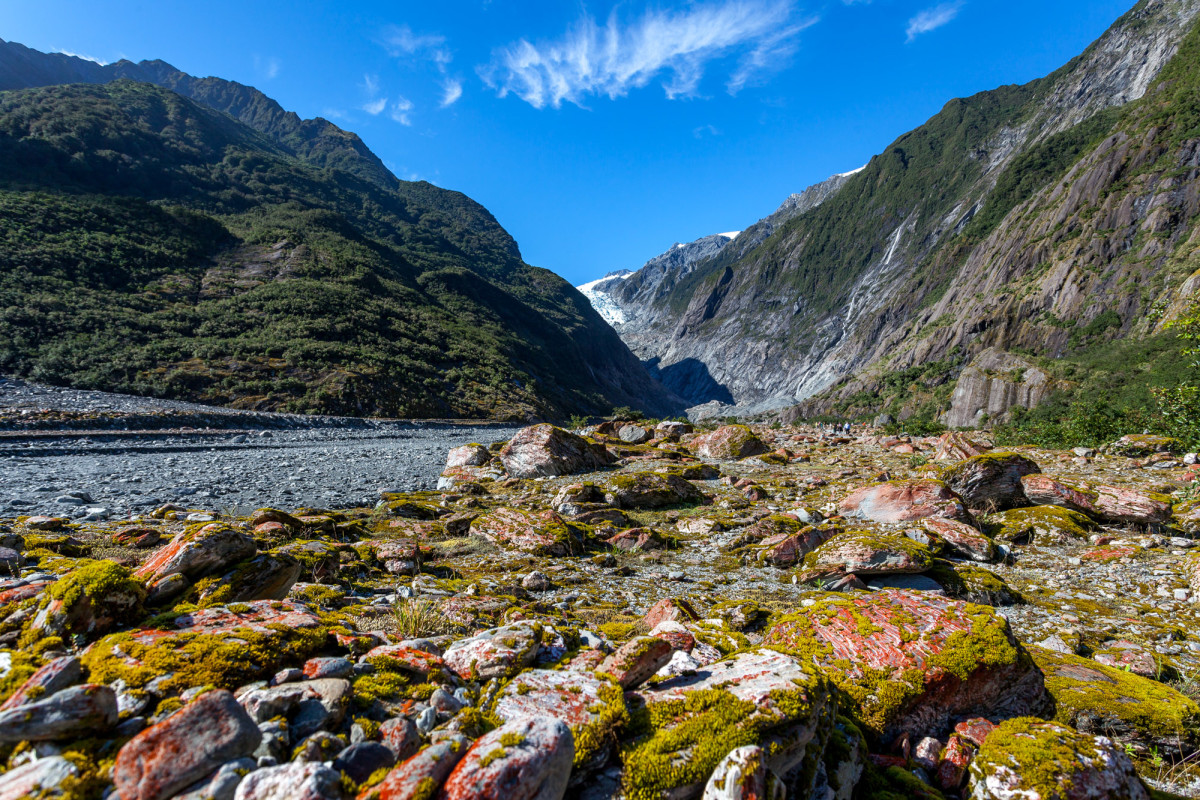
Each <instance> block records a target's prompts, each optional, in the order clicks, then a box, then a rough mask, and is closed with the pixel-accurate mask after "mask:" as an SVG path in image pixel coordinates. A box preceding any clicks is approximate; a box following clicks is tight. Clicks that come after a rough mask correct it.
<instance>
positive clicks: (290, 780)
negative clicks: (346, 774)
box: [122, 763, 345, 800]
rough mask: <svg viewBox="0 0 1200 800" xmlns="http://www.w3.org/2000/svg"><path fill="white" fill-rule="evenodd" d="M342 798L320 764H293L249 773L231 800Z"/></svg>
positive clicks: (333, 775)
mask: <svg viewBox="0 0 1200 800" xmlns="http://www.w3.org/2000/svg"><path fill="white" fill-rule="evenodd" d="M344 797H345V792H344V791H343V789H342V776H341V775H340V774H338V773H337V772H335V771H334V770H332V769H330V768H329V767H327V766H325V765H324V764H307V763H305V764H302V763H294V764H282V765H280V766H278V767H265V768H263V769H259V770H256V771H255V772H251V773H250V774H249V775H247V776H246V777H245V778H244V779H243V780H242V782H241V783H240V784H239V785H238V788H237V793H236V794H235V795H234V800H342V798H344ZM122 800H125V798H124V796H122Z"/></svg>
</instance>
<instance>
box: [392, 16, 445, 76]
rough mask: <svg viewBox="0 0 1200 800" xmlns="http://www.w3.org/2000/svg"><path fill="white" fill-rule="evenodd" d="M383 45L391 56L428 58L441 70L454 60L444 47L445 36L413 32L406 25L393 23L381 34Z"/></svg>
mask: <svg viewBox="0 0 1200 800" xmlns="http://www.w3.org/2000/svg"><path fill="white" fill-rule="evenodd" d="M383 46H384V47H386V48H387V50H388V52H389V53H391V54H392V55H393V56H395V57H397V58H400V57H405V56H415V57H417V58H423V59H428V60H430V61H432V62H433V63H434V64H437V65H438V66H439V67H440V68H441V69H442V70H445V68H446V65H447V64H449V63H450V62H451V61H453V60H454V55H453V54H452V53H451V52H450V50H449V48H447V47H446V37H445V36H442V35H440V34H436V33H421V34H418V33H414V32H413V30H412V28H410V27H408V26H407V25H393V26H391V27H389V28H388V29H387V30H386V31H384V34H383Z"/></svg>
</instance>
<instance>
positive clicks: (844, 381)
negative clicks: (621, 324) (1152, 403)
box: [621, 0, 1200, 420]
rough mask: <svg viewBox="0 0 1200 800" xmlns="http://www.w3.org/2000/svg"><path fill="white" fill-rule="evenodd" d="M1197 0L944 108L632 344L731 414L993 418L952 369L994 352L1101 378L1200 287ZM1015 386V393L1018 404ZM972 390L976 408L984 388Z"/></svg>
mask: <svg viewBox="0 0 1200 800" xmlns="http://www.w3.org/2000/svg"><path fill="white" fill-rule="evenodd" d="M1198 10H1200V0H1142V2H1139V3H1138V4H1137V5H1136V6H1135V7H1134V8H1133V9H1132V10H1131V11H1130V12H1128V13H1127V14H1126V15H1124V16H1123V17H1122V18H1121V19H1120V20H1118V21H1117V22H1116V23H1115V24H1114V25H1113V26H1112V27H1111V28H1110V29H1109V30H1108V31H1107V32H1106V33H1105V34H1104V35H1103V36H1102V37H1101V38H1100V39H1099V40H1098V41H1097V42H1096V43H1094V44H1093V45H1092V46H1090V47H1089V48H1088V49H1087V50H1086V51H1085V52H1084V53H1083V54H1082V55H1081V56H1079V57H1078V58H1076V59H1074V60H1073V61H1071V62H1070V63H1069V64H1067V65H1066V66H1064V67H1063V68H1061V69H1059V70H1058V71H1056V72H1055V73H1053V74H1052V75H1050V76H1048V77H1046V78H1043V79H1040V80H1036V81H1033V82H1032V83H1029V84H1025V85H1023V86H1004V87H1000V88H998V89H995V90H992V91H987V92H982V93H980V94H977V95H974V96H972V97H968V98H964V99H958V100H953V101H951V102H949V103H947V104H946V106H945V107H944V108H943V109H942V111H941V112H940V113H939V114H937V115H936V116H934V117H933V118H931V119H930V120H929V121H928V122H927V123H925V124H924V125H923V126H921V127H920V128H917V129H916V130H914V131H912V132H910V133H907V134H905V135H904V136H901V137H900V138H899V139H897V140H896V141H895V142H893V143H892V144H891V145H890V146H889V147H888V148H887V149H886V150H885V151H884V152H883V153H881V154H879V155H877V156H875V157H874V158H872V159H871V161H870V162H869V163H868V164H867V165H866V167H865V168H863V169H862V170H859V171H856V172H855V173H851V174H848V175H845V176H840V177H839V178H838V179H836V181H837V182H836V183H835V184H833V185H831V186H828V187H826V188H824V189H821V190H820V191H818V192H816V193H815V194H814V200H817V199H818V198H819V201H818V202H813V203H811V204H808V207H807V208H804V210H802V211H800V212H799V213H797V214H793V215H791V216H790V218H787V219H785V220H783V221H776V222H772V223H771V224H770V225H769V227H767V226H764V227H763V228H762V229H760V230H761V231H762V233H761V234H758V235H753V236H752V235H750V234H751V232H752V231H753V228H752V229H751V230H748V231H747V232H745V233H743V234H742V235H741V237H739V239H738V240H737V241H735V242H734V243H733V244H732V245H730V246H727V247H725V248H723V249H722V250H721V252H719V253H718V254H716V255H715V256H712V257H709V258H707V259H705V260H703V261H700V262H698V263H696V264H693V265H691V266H690V267H689V268H688V274H687V275H686V276H685V277H683V278H682V279H680V280H677V281H675V282H674V285H673V286H671V288H670V289H669V291H666V292H663V293H660V294H659V295H658V296H656V297H654V298H653V299H651V300H650V301H649V302H648V304H647V305H646V306H645V308H644V309H639V311H640V312H641V313H639V314H638V315H631V320H633V321H638V320H643V321H644V322H641V323H639V328H638V330H636V331H630V330H628V329H627V328H622V330H621V332H622V335H623V336H624V337H625V338H626V341H628V342H629V343H630V344H631V346H632V348H633V349H634V351H635V352H636V353H637V355H638V356H639V357H640V358H642V359H643V361H648V362H650V363H651V364H652V365H653V366H654V367H655V368H656V369H657V370H658V371H659V374H660V375H661V376H662V378H663V381H664V382H665V383H666V384H667V385H668V387H670V388H672V389H674V390H675V391H676V392H678V393H680V394H682V395H684V396H685V397H687V398H688V400H689V401H691V402H693V403H704V402H709V401H713V400H718V401H721V403H724V404H728V405H732V406H733V408H732V409H728V408H725V409H722V411H721V413H731V412H733V411H736V412H742V413H757V412H763V411H767V410H771V409H780V408H785V407H789V406H793V405H796V404H802V405H800V406H799V408H798V409H797V410H796V411H795V412H793V415H798V414H803V415H819V414H855V415H862V414H867V413H871V412H874V411H878V410H892V411H896V412H902V413H903V414H904V415H909V414H914V413H917V412H918V411H920V410H922V409H920V408H918V406H919V405H920V403H928V404H929V406H930V408H927V409H924V412H927V413H933V412H936V413H939V414H940V413H943V412H948V411H953V412H954V414H953V416H954V417H955V419H960V420H961V419H963V418H964V416H965V417H967V418H970V419H975V418H978V417H979V414H980V413H985V412H982V411H981V409H982V406H980V407H979V408H977V409H975V410H971V409H970V408H965V407H959V408H957V409H954V408H953V403H954V399H953V398H954V396H956V393H955V392H954V389H955V381H956V379H957V378H958V376H959V375H960V374H961V373H964V372H965V371H967V370H968V369H969V368H971V367H972V361H973V360H974V359H976V358H978V357H981V356H983V355H984V354H985V353H988V354H990V355H988V358H989V359H992V360H995V358H996V357H997V356H996V354H998V353H999V354H1004V358H1001V359H1000V361H1004V362H1005V363H1008V361H1006V359H1007V358H1008V356H1012V357H1014V358H1015V357H1019V358H1022V359H1025V360H1026V364H1027V366H1028V367H1029V368H1031V369H1032V368H1035V367H1036V368H1038V369H1042V370H1049V372H1048V373H1047V376H1046V377H1047V379H1048V382H1046V383H1044V386H1045V387H1052V386H1053V385H1055V381H1057V380H1058V379H1059V378H1062V379H1063V380H1065V381H1067V382H1068V383H1069V382H1070V381H1071V380H1074V379H1076V378H1078V377H1079V376H1078V375H1074V376H1073V375H1071V374H1068V373H1070V372H1071V370H1070V369H1066V368H1064V371H1063V374H1061V375H1059V374H1057V373H1056V369H1057V368H1056V367H1055V363H1057V362H1059V361H1062V362H1063V363H1064V364H1065V363H1066V362H1067V361H1070V360H1072V359H1074V361H1073V362H1072V363H1075V364H1077V365H1078V366H1079V369H1080V370H1085V371H1086V370H1093V371H1095V370H1094V369H1093V367H1095V368H1096V369H1099V368H1100V367H1099V366H1097V363H1098V362H1097V363H1092V362H1095V359H1092V362H1089V364H1091V365H1090V366H1086V369H1085V365H1084V361H1085V360H1086V358H1085V357H1088V358H1090V356H1088V354H1089V353H1092V352H1093V350H1094V349H1095V348H1098V347H1101V346H1102V345H1108V344H1111V343H1112V342H1114V341H1117V340H1123V339H1128V338H1130V337H1135V338H1138V337H1141V338H1144V337H1147V336H1155V335H1157V334H1159V333H1161V331H1162V327H1161V325H1162V320H1163V319H1164V314H1165V315H1166V316H1167V317H1169V316H1170V313H1177V310H1178V308H1179V307H1180V303H1181V302H1182V301H1181V300H1180V298H1181V296H1182V294H1186V293H1187V292H1189V291H1190V290H1191V289H1192V287H1193V285H1195V284H1196V283H1197V282H1200V279H1193V280H1191V281H1190V282H1189V276H1191V274H1192V273H1193V271H1194V270H1196V268H1197V267H1200V263H1198V262H1197V261H1196V254H1195V248H1196V246H1197V244H1198V243H1200V242H1198V240H1197V238H1196V237H1197V236H1200V234H1197V232H1196V225H1195V222H1196V213H1197V204H1196V198H1197V196H1200V183H1198V182H1197V169H1196V159H1197V152H1198V151H1200V131H1197V130H1196V120H1195V116H1196V113H1197V111H1196V109H1197V108H1200V102H1197V100H1198V98H1197V97H1196V95H1195V94H1194V90H1195V84H1196V82H1197V78H1196V74H1195V73H1196V69H1195V65H1196V64H1197V63H1200V55H1198V47H1200V45H1197V36H1198V34H1197V33H1196V30H1195V24H1194V23H1195V17H1196V15H1197V12H1198ZM763 234H765V235H763ZM742 240H745V244H744V245H741V244H740V243H741V242H742ZM637 278H638V276H637V275H634V276H632V277H631V278H629V279H628V280H627V281H626V282H625V285H633V284H634V282H635V281H636V280H637ZM625 285H623V286H622V287H621V291H622V292H624V291H625ZM1172 308H1174V309H1176V311H1175V312H1170V313H1168V312H1169V311H1170V309H1172ZM1088 348H1092V349H1093V350H1089V349H1088ZM1040 359H1047V360H1048V361H1047V362H1046V363H1043V362H1042V361H1041V360H1040ZM1064 359H1065V360H1066V361H1064ZM989 363H990V362H989ZM1104 369H1111V370H1117V371H1120V370H1121V369H1124V367H1121V366H1119V365H1115V362H1113V363H1109V364H1108V365H1107V366H1105V367H1104ZM1130 370H1131V371H1132V370H1133V367H1132V366H1131V367H1130ZM980 371H981V370H980V369H976V370H975V373H979V372H980ZM1017 371H1018V372H1019V371H1020V370H1017ZM975 373H972V374H975ZM1052 373H1053V374H1052ZM697 375H704V376H708V380H707V382H699V381H697V380H696V379H695V376H697ZM990 377H993V378H994V377H997V376H995V375H991V376H990ZM1011 377H1012V378H1013V379H1012V380H1009V381H1008V382H1007V383H1005V384H1004V385H1002V386H1001V385H997V386H996V387H995V389H996V391H998V392H1000V393H1002V394H1004V393H1007V394H1008V395H1012V396H1014V397H1015V396H1018V395H1021V391H1022V390H1021V389H1020V385H1021V381H1020V380H1018V379H1017V378H1019V377H1020V376H1018V375H1016V374H1014V375H1013V376H1011ZM1040 385H1041V384H1040ZM1006 387H1007V388H1006ZM968 388H969V389H970V391H965V392H961V393H958V394H963V395H969V396H972V397H975V398H976V400H975V401H972V402H975V403H976V405H979V403H978V398H979V396H980V393H981V392H982V393H983V394H985V395H986V394H987V392H986V391H984V389H986V387H982V386H980V385H976V386H974V387H973V388H971V387H968ZM1039 391H1040V390H1039ZM1048 391H1050V389H1049V388H1047V389H1046V392H1048ZM1046 392H1042V394H1045V393H1046ZM960 399H961V398H960ZM917 401H920V403H918V402H917ZM966 402H968V400H967V399H962V403H966ZM984 405H986V403H985V404H984ZM1008 405H1011V403H1009V404H1008ZM960 406H961V403H960ZM996 407H997V408H1002V410H1003V409H1006V408H1007V406H1006V405H1005V403H1003V402H1000V403H998V405H997V406H996ZM930 409H932V411H930Z"/></svg>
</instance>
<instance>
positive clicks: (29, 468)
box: [0, 381, 519, 519]
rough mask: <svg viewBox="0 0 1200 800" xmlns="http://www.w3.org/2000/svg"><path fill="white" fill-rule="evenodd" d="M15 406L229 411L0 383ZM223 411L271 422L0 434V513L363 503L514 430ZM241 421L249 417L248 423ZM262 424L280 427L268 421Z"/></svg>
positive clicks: (432, 478)
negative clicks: (455, 451) (140, 431)
mask: <svg viewBox="0 0 1200 800" xmlns="http://www.w3.org/2000/svg"><path fill="white" fill-rule="evenodd" d="M15 407H21V408H42V409H44V408H55V409H59V410H99V409H104V410H113V411H117V412H121V413H146V412H152V413H157V414H162V413H166V414H168V415H171V414H175V413H180V412H182V413H183V414H189V413H194V412H197V411H199V412H202V413H206V412H210V411H211V412H213V413H214V414H217V415H221V416H223V415H225V414H229V413H230V412H228V411H227V410H225V409H210V408H207V407H204V406H196V405H194V404H184V403H172V402H167V401H159V400H150V399H146V398H135V397H128V396H124V395H112V394H106V393H103V392H80V391H75V390H60V389H52V388H46V387H38V386H33V385H31V384H25V383H21V382H18V381H0V408H10V409H11V408H15ZM232 413H233V415H236V417H237V420H236V421H237V422H241V423H243V424H242V425H239V426H238V427H242V428H254V427H265V428H274V429H266V430H250V431H248V432H247V433H243V432H241V431H238V430H212V431H210V432H209V431H206V432H205V433H203V434H202V435H196V434H192V435H186V436H185V435H176V436H164V435H161V434H154V435H151V434H147V435H145V436H141V435H134V436H130V435H129V434H124V435H120V436H117V435H112V436H106V435H104V434H103V433H101V434H98V435H95V436H89V437H86V438H81V437H80V436H79V435H78V434H75V435H66V434H64V435H63V436H61V437H59V436H49V437H46V436H40V437H38V438H36V439H33V438H29V439H20V438H18V439H0V516H16V515H20V514H52V515H55V516H69V517H72V518H75V519H83V518H85V517H88V515H89V514H90V515H92V518H118V517H126V516H130V515H135V516H136V515H138V514H144V513H147V512H149V511H151V510H153V509H154V508H155V507H157V506H160V505H162V504H164V503H178V504H180V505H184V506H187V507H188V508H197V509H204V510H208V511H219V512H227V511H238V512H244V511H248V510H252V509H254V508H257V507H260V506H266V505H270V506H279V507H283V508H288V509H291V508H296V507H300V506H310V507H320V508H350V507H358V506H369V505H373V504H374V503H375V502H376V501H377V500H378V499H379V492H380V491H381V490H388V489H390V490H395V491H413V490H417V489H433V488H435V486H436V485H437V477H438V474H439V473H440V472H441V471H442V468H443V466H444V465H445V463H446V453H447V451H448V450H449V449H450V448H452V447H457V446H459V445H462V444H466V443H468V442H482V443H484V444H487V443H491V442H495V441H501V440H505V439H509V438H511V437H512V435H513V433H514V432H515V431H516V430H518V429H519V426H512V425H489V424H486V423H481V424H449V423H414V422H405V421H364V420H344V421H343V420H338V419H336V418H329V417H325V418H307V417H300V416H295V415H269V414H246V415H242V414H238V413H237V412H232ZM250 420H253V421H254V422H257V423H259V424H258V425H254V424H250V425H246V424H245V423H246V422H249V421H250ZM160 421H162V422H165V423H166V424H165V425H164V426H163V427H169V426H170V424H171V419H170V417H168V419H166V420H160ZM186 421H188V420H185V422H186ZM272 421H278V422H279V423H282V424H281V425H279V426H278V427H277V426H276V425H274V424H271V423H272ZM284 426H286V427H284ZM296 426H303V427H299V428H297V427H296ZM101 510H102V511H101Z"/></svg>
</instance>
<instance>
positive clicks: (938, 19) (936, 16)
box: [905, 0, 963, 42]
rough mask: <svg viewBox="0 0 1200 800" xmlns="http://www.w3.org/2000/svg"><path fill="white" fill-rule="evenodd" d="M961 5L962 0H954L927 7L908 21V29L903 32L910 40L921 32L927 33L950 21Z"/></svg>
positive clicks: (955, 15)
mask: <svg viewBox="0 0 1200 800" xmlns="http://www.w3.org/2000/svg"><path fill="white" fill-rule="evenodd" d="M962 7H963V0H954V2H951V3H942V4H941V5H938V6H934V7H933V8H927V9H925V10H924V11H922V12H921V13H920V14H917V15H916V16H915V17H913V18H912V19H910V20H909V21H908V29H907V30H906V31H905V33H906V34H907V36H908V41H910V42H911V41H912V40H913V39H916V38H917V37H918V36H920V35H921V34H922V33H929V32H930V31H935V30H937V29H938V28H940V27H942V26H943V25H945V24H946V23H948V22H950V21H952V20H953V19H954V18H955V17H957V16H958V12H959V11H960V10H961V9H962Z"/></svg>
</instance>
